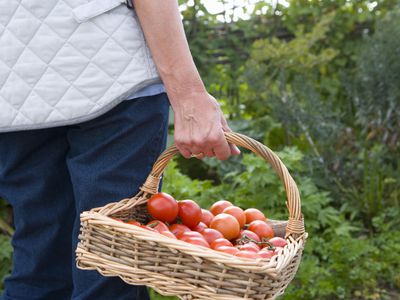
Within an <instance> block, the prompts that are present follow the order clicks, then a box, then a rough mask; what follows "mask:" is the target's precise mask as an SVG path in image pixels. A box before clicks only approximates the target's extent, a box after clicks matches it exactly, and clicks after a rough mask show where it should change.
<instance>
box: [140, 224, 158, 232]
mask: <svg viewBox="0 0 400 300" xmlns="http://www.w3.org/2000/svg"><path fill="white" fill-rule="evenodd" d="M140 228H143V229H146V230H148V231H153V232H158V231H157V230H155V229H153V228H150V227H147V226H146V225H140Z"/></svg>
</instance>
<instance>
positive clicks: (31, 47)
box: [0, 0, 160, 132]
mask: <svg viewBox="0 0 400 300" xmlns="http://www.w3.org/2000/svg"><path fill="white" fill-rule="evenodd" d="M156 82H160V79H159V76H158V73H157V70H156V67H155V65H154V63H153V60H152V58H151V55H150V52H149V50H148V48H147V46H146V43H145V40H144V37H143V33H142V30H141V28H140V25H139V23H138V19H137V17H136V15H135V13H134V11H133V10H130V9H128V8H127V6H126V5H124V0H0V132H5V131H16V130H26V129H38V128H45V127H54V126H62V125H68V124H74V123H78V122H82V121H86V120H90V119H92V118H94V117H96V116H99V115H101V114H103V113H105V112H106V111H108V110H110V109H111V108H113V107H114V106H115V105H117V104H118V103H120V102H121V101H122V100H124V98H126V97H127V96H128V95H131V94H132V93H134V92H136V91H138V90H139V89H141V88H143V87H145V86H147V85H149V84H152V83H156Z"/></svg>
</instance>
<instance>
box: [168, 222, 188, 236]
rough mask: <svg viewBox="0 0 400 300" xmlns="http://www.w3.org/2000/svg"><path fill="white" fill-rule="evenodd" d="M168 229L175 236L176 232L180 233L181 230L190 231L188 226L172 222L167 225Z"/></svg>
mask: <svg viewBox="0 0 400 300" xmlns="http://www.w3.org/2000/svg"><path fill="white" fill-rule="evenodd" d="M169 230H170V231H171V232H172V233H173V234H174V235H175V236H177V235H178V234H180V233H181V232H184V231H191V230H190V228H189V227H187V226H185V225H183V224H172V225H171V226H169Z"/></svg>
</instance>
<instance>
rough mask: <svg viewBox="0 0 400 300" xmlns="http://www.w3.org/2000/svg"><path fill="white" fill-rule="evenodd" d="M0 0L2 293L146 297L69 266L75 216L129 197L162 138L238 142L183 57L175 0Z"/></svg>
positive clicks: (230, 148) (198, 145)
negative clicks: (6, 265)
mask: <svg viewBox="0 0 400 300" xmlns="http://www.w3.org/2000/svg"><path fill="white" fill-rule="evenodd" d="M123 2H125V1H122V0H92V1H86V0H68V1H66V0H64V1H62V0H52V1H42V0H31V1H2V2H0V24H1V25H2V29H1V30H0V34H1V36H0V132H1V133H0V197H2V198H4V199H6V201H8V202H9V203H10V204H11V205H12V207H13V214H14V226H15V234H14V235H13V238H12V246H13V249H14V253H13V270H12V273H11V275H10V276H9V277H8V278H6V279H5V282H4V285H5V290H4V293H3V295H2V296H0V299H2V300H39V299H40V300H55V299H57V300H63V299H74V300H85V299H90V300H93V299H97V300H100V299H107V300H110V299H118V300H125V299H129V300H132V299H137V300H145V299H148V297H149V296H148V294H147V290H146V288H145V287H137V286H132V285H128V284H126V283H125V282H123V281H122V280H121V279H119V278H116V277H103V276H101V275H100V274H99V273H97V272H96V271H82V270H78V269H77V268H76V266H75V254H74V251H75V249H76V246H77V241H78V233H79V214H80V213H81V212H82V211H85V210H88V209H91V208H93V207H99V206H103V205H105V204H106V203H109V202H113V201H118V200H120V199H123V198H126V197H129V196H133V195H134V194H136V192H137V191H138V189H139V187H140V186H141V184H142V183H143V182H144V180H145V178H146V176H147V174H148V173H149V171H150V169H151V167H152V165H153V163H154V162H155V160H156V158H157V157H158V155H159V154H160V153H161V152H162V150H163V149H164V148H165V146H166V137H167V124H168V114H169V105H171V107H172V110H173V113H174V141H175V143H176V145H177V148H178V150H179V151H180V153H181V154H182V155H183V156H184V157H186V158H190V157H192V156H196V157H197V158H199V159H201V158H203V157H205V156H208V157H213V156H215V157H216V158H217V159H221V160H224V159H227V158H228V157H229V156H230V155H236V154H238V153H239V150H238V149H237V147H236V146H234V145H230V144H228V143H227V141H226V140H225V138H224V131H229V130H230V129H229V127H228V125H227V122H226V120H225V118H224V116H223V114H222V112H221V109H220V107H219V105H218V103H217V101H216V100H215V99H214V98H213V97H212V96H210V95H209V94H208V93H207V90H206V88H205V86H204V84H203V82H202V80H201V78H200V76H199V73H198V71H197V69H196V66H195V64H194V62H193V59H192V56H191V53H190V50H189V47H188V43H187V40H186V37H185V34H184V29H183V25H182V21H181V18H180V13H179V7H178V3H177V0H152V1H140V0H136V1H134V2H133V3H131V2H130V1H128V4H132V5H133V7H132V5H124V3H123Z"/></svg>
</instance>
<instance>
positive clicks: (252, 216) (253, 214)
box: [244, 208, 267, 224]
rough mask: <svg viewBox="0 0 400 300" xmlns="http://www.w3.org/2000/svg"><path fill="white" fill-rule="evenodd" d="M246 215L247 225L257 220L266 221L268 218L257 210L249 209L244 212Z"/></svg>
mask: <svg viewBox="0 0 400 300" xmlns="http://www.w3.org/2000/svg"><path fill="white" fill-rule="evenodd" d="M244 213H245V215H246V224H250V223H251V222H253V221H255V220H260V221H265V220H266V219H267V218H266V217H265V215H264V214H263V213H262V212H261V211H259V210H258V209H257V208H248V209H246V210H245V211H244Z"/></svg>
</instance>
